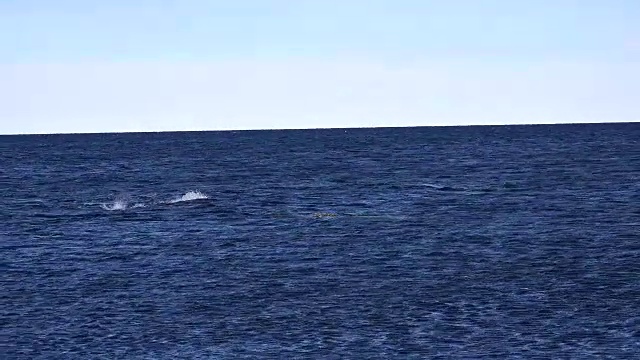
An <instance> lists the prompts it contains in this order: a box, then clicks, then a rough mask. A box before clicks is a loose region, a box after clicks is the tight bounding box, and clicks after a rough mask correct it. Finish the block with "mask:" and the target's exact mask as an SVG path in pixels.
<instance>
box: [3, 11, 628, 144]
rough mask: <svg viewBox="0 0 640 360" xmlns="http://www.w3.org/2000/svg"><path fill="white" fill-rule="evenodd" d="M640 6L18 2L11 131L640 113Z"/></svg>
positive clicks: (8, 46) (6, 62)
mask: <svg viewBox="0 0 640 360" xmlns="http://www.w3.org/2000/svg"><path fill="white" fill-rule="evenodd" d="M639 24H640V1H637V0H600V1H595V0H582V1H578V0H555V1H552V0H538V1H535V0H529V1H525V0H521V1H515V0H514V1H508V0H502V1H498V0H475V1H473V0H450V1H429V0H422V1H420V0H369V1H365V0H342V1H338V0H254V1H250V0H244V1H242V0H235V1H231V0H227V1H215V0H210V1H205V0H173V1H168V0H155V1H153V0H129V1H124V0H112V1H91V0H84V1H81V0H76V1H72V0H57V1H49V0H39V1H38V0H0V133H47V132H101V131H159V130H205V129H206V130H215V129H245V128H261V129H262V128H308V127H349V126H405V125H455V124H489V123H492V124H493V123H498V124H500V123H504V124H507V123H553V122H608V121H637V120H640V106H639V105H638V103H639V101H638V99H640V85H639V84H640V25H639Z"/></svg>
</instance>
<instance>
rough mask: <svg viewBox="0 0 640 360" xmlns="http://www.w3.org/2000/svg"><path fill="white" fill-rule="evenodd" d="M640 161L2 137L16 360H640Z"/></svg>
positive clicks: (11, 340)
mask: <svg viewBox="0 0 640 360" xmlns="http://www.w3.org/2000/svg"><path fill="white" fill-rule="evenodd" d="M639 140H640V125H639V124H610V125H555V126H508V127H464V128H462V127H460V128H404V129H359V130H307V131H257V132H220V133H215V132H209V133H157V134H101V135H55V136H54V135H51V136H3V137H0V154H1V155H0V189H1V190H2V191H1V196H2V198H1V200H0V249H1V253H2V261H1V263H0V266H1V270H2V271H1V272H0V274H1V275H0V276H1V285H2V290H1V291H0V322H1V324H2V326H1V332H2V333H1V336H0V339H1V340H0V342H1V343H2V353H3V354H4V355H2V358H3V359H98V358H105V359H177V358H185V359H217V358H221V359H227V358H301V359H309V358H322V359H331V358H335V359H338V358H340V359H342V358H367V359H374V358H381V359H389V358H397V359H405V358H416V359H418V358H443V359H444V358H447V359H448V358H465V359H470V358H483V357H486V358H522V359H531V358H581V359H582V358H606V357H609V358H634V357H635V358H637V357H639V356H640V330H639V329H640V205H639V204H640V142H639Z"/></svg>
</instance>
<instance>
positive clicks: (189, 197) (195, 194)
mask: <svg viewBox="0 0 640 360" xmlns="http://www.w3.org/2000/svg"><path fill="white" fill-rule="evenodd" d="M208 198H209V197H208V196H207V195H205V194H203V193H201V192H200V191H188V192H187V193H186V194H184V195H182V196H180V197H178V198H175V199H173V200H170V201H169V203H170V204H175V203H179V202H184V201H193V200H204V199H208Z"/></svg>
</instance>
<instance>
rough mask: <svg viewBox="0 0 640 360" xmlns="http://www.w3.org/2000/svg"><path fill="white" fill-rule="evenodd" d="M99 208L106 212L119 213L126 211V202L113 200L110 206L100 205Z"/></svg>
mask: <svg viewBox="0 0 640 360" xmlns="http://www.w3.org/2000/svg"><path fill="white" fill-rule="evenodd" d="M100 206H102V208H103V209H105V210H108V211H119V210H120V211H121V210H126V209H127V202H126V201H124V200H115V201H114V202H113V203H112V204H102V205H100Z"/></svg>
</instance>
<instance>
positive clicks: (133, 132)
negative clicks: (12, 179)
mask: <svg viewBox="0 0 640 360" xmlns="http://www.w3.org/2000/svg"><path fill="white" fill-rule="evenodd" d="M605 124H618V125H620V124H640V120H638V121H593V122H589V121H585V122H559V123H511V124H509V123H507V124H456V125H448V124H447V125H441V124H433V125H404V126H403V125H399V126H351V127H300V128H255V129H249V128H239V129H191V130H133V131H128V130H125V131H117V130H116V131H95V132H42V133H0V136H36V135H101V134H104V135H108V134H158V133H193V132H236V131H242V132H249V131H297V130H298V131H299V130H358V129H404V128H407V129H408V128H450V127H490V126H554V125H605Z"/></svg>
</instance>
